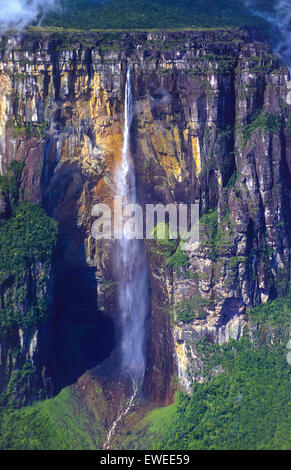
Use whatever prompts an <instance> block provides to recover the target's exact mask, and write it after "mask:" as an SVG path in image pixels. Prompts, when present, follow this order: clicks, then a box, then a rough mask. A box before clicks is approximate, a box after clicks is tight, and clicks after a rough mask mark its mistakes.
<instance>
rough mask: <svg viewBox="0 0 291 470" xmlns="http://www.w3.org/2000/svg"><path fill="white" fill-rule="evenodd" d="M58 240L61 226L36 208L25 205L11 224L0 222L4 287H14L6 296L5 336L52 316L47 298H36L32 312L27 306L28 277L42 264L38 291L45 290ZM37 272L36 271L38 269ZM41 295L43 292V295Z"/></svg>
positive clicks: (0, 315) (1, 320)
mask: <svg viewBox="0 0 291 470" xmlns="http://www.w3.org/2000/svg"><path fill="white" fill-rule="evenodd" d="M56 240H57V222H56V221H54V220H53V219H51V218H50V217H49V216H47V215H46V213H45V211H44V210H43V209H42V208H41V207H40V206H38V205H36V204H31V203H29V202H23V203H21V204H20V205H19V206H17V207H16V208H15V210H14V214H13V216H12V217H10V218H9V219H8V220H2V221H1V222H0V285H1V283H3V282H4V281H6V282H8V286H9V285H10V283H12V284H13V285H14V289H12V290H11V289H8V291H7V292H6V295H5V302H4V306H3V307H2V308H1V310H0V332H1V336H3V335H4V336H5V335H7V334H8V333H9V332H11V331H13V330H14V329H15V328H21V327H24V328H25V327H29V326H32V325H35V324H38V323H39V322H42V321H44V320H45V319H46V318H47V316H48V315H49V313H50V312H49V311H48V308H47V298H46V296H43V295H40V296H37V295H35V296H32V298H31V303H30V305H29V309H28V310H27V311H26V312H25V314H24V310H25V308H24V306H25V305H26V303H27V299H28V298H27V295H28V292H27V287H26V282H27V276H28V277H29V276H31V274H29V273H30V270H31V268H32V266H35V265H36V263H38V262H40V263H42V270H41V272H39V274H38V278H37V279H36V280H35V281H36V282H37V285H38V288H39V289H41V287H42V286H43V287H45V285H46V282H47V276H48V273H47V270H46V268H47V267H48V265H49V263H50V262H51V261H52V256H53V252H54V248H55V245H56ZM34 269H35V268H34ZM40 292H41V291H40Z"/></svg>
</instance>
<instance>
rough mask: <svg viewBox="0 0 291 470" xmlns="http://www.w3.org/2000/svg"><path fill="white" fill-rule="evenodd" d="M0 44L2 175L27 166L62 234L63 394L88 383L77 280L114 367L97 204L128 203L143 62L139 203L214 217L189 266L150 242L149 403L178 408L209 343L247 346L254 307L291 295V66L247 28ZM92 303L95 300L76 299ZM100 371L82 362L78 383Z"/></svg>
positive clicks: (57, 325)
mask: <svg viewBox="0 0 291 470" xmlns="http://www.w3.org/2000/svg"><path fill="white" fill-rule="evenodd" d="M0 47H1V60H0V170H1V172H2V174H4V173H5V172H6V171H7V169H8V166H9V162H10V161H11V160H12V159H15V158H16V159H18V160H22V161H23V162H24V168H23V171H22V180H21V187H22V189H23V198H25V199H27V200H28V201H31V202H37V203H40V204H42V205H43V206H44V207H45V208H46V210H47V212H48V214H50V215H51V216H52V217H54V218H55V219H56V220H57V221H58V222H59V226H60V235H59V243H58V252H57V257H56V262H55V266H54V270H55V272H56V284H55V297H56V298H57V300H56V301H55V308H54V316H53V322H52V325H51V327H52V336H53V338H54V339H53V340H52V341H51V345H50V346H48V349H49V350H50V354H49V357H50V359H48V358H47V357H46V356H45V357H44V356H43V357H42V359H41V361H42V362H43V364H42V366H43V367H46V366H47V365H48V366H49V367H48V370H49V372H47V374H48V375H51V376H53V377H54V381H55V383H61V382H62V381H61V378H60V377H61V375H62V374H63V371H64V370H66V371H67V374H68V379H67V380H68V381H73V379H74V378H76V377H75V376H74V372H73V371H72V368H73V366H74V364H76V362H78V360H79V359H77V358H76V361H75V360H74V359H75V358H74V353H72V354H73V356H72V357H71V358H70V357H67V356H66V354H68V351H69V350H68V349H67V353H66V354H64V353H63V352H62V346H63V345H64V343H65V342H66V340H64V338H63V336H62V335H68V341H71V340H72V338H73V337H74V335H72V336H71V337H69V333H68V332H67V331H68V328H67V327H68V325H72V324H74V323H75V324H78V321H79V319H77V320H76V318H75V317H76V316H77V313H76V312H75V313H72V312H74V309H72V305H71V303H70V296H72V291H73V290H74V289H71V290H70V288H69V287H66V286H68V284H69V283H70V280H72V279H73V280H74V279H75V280H76V277H77V278H78V287H76V289H79V290H81V291H82V287H80V283H81V284H82V283H83V285H85V284H86V283H87V284H86V285H88V283H89V284H90V288H89V290H90V292H91V293H92V292H93V293H92V297H93V298H92V302H91V304H90V305H89V306H87V307H88V308H87V313H86V315H87V317H86V315H85V317H83V319H82V326H84V325H85V324H86V321H87V320H86V318H88V325H89V326H90V328H91V332H93V333H94V332H95V333H96V336H95V338H96V339H95V341H96V343H97V348H98V347H99V349H98V352H97V353H96V352H95V353H94V354H93V356H94V360H95V363H94V361H92V362H90V363H89V365H90V367H93V366H94V365H97V364H98V363H100V362H102V360H103V359H105V358H106V357H107V358H108V357H109V356H110V355H111V356H114V349H115V343H116V338H118V334H119V324H118V312H117V311H116V308H115V301H116V299H115V285H114V283H113V282H112V277H113V273H112V264H111V257H112V256H113V255H114V242H110V241H98V242H96V241H95V240H94V239H93V238H92V236H91V234H90V229H91V226H92V223H93V222H94V217H92V216H91V210H92V207H93V205H94V204H96V203H100V202H105V203H108V204H109V205H112V201H113V197H114V194H115V187H114V170H115V168H116V166H117V164H118V161H119V159H120V155H121V148H122V129H123V107H124V86H125V76H126V67H127V63H128V62H129V63H130V66H131V70H132V79H133V94H134V121H133V126H132V135H131V145H132V154H133V158H134V164H135V169H136V177H137V185H138V197H139V201H140V202H141V204H143V205H145V204H147V203H170V202H172V203H176V204H179V203H181V202H183V203H195V202H199V205H200V215H201V220H200V246H199V249H198V250H196V251H195V252H191V253H188V259H187V262H183V263H181V265H179V261H178V262H175V263H173V264H172V265H170V266H169V264H167V263H166V262H165V258H164V256H163V254H161V252H160V251H159V250H158V249H156V246H155V245H154V244H152V243H147V253H148V263H149V270H150V276H151V286H150V287H151V299H152V302H151V315H150V319H149V324H148V328H149V347H148V358H147V370H146V379H145V384H144V392H145V394H146V396H148V397H149V398H150V399H151V400H153V401H155V402H159V403H167V402H170V401H171V399H172V395H173V391H174V389H175V380H174V377H175V374H177V375H178V379H179V382H180V384H181V385H182V387H183V389H184V390H187V391H189V392H190V390H191V382H192V380H193V379H195V380H199V381H203V380H204V377H203V374H202V373H201V363H200V362H201V361H200V358H199V354H198V353H197V351H196V349H195V341H197V340H198V339H201V338H203V337H205V338H206V339H207V340H208V341H212V342H226V341H228V340H229V339H230V338H232V339H238V338H239V337H240V336H241V335H242V334H243V331H244V327H245V326H246V325H247V314H246V309H247V308H248V307H252V306H254V305H257V304H259V303H261V302H266V301H268V300H269V299H273V298H275V297H276V296H281V295H284V294H285V293H286V290H287V286H288V283H289V276H290V249H289V247H290V215H289V214H290V185H291V180H290V169H291V125H290V122H291V121H290V106H288V105H287V104H286V96H287V87H286V84H287V81H288V71H287V69H286V67H284V66H283V65H282V64H281V63H280V62H279V59H278V58H277V57H275V56H273V55H272V54H271V53H270V50H269V49H268V47H267V46H266V45H265V44H261V43H254V42H251V41H250V39H249V38H248V36H247V34H246V33H245V32H243V31H236V30H221V31H220V30H216V31H214V30H213V31H211V30H210V31H197V32H193V31H192V32H183V33H182V32H180V33H179V32H176V33H153V32H151V33H150V32H149V33H114V34H113V33H106V34H105V33H104V34H101V33H86V34H85V33H75V34H68V35H67V36H64V35H63V36H62V35H59V36H57V34H55V35H54V34H53V33H45V32H43V33H42V34H40V33H32V32H31V33H26V34H25V35H24V36H22V37H13V36H9V37H2V43H1V45H0ZM2 206H3V207H4V203H2ZM2 206H1V204H0V207H2ZM172 254H173V255H174V254H175V253H174V252H173V253H172ZM184 261H185V260H184ZM80 273H82V274H81V275H80ZM72 285H73V286H76V283H75V282H73V283H72ZM95 288H96V289H95ZM2 289H5V287H3V286H2ZM94 289H95V292H94ZM81 291H80V292H81ZM64 295H66V299H65V300H60V299H61V297H62V296H64ZM82 296H84V291H82V292H81V294H80V296H79V300H76V302H75V303H77V304H78V302H80V298H82ZM64 304H66V305H65V306H64ZM93 307H94V309H93V310H94V312H93V313H92V311H91V313H88V310H90V308H91V310H92V308H93ZM70 312H71V316H70ZM183 314H184V316H183ZM185 314H188V317H187V318H188V320H187V321H186V320H185ZM94 324H95V326H94ZM96 325H97V327H96ZM75 326H76V325H75ZM92 328H93V330H92ZM94 328H97V329H96V331H95V330H94ZM65 330H66V332H65ZM74 331H75V332H76V331H78V327H76V330H74ZM95 333H94V334H95ZM24 334H26V333H24ZM74 334H76V333H74ZM84 334H85V333H84ZM106 335H107V343H110V344H106V339H105V337H106ZM93 336H94V335H93ZM33 338H34V337H33ZM33 338H32V339H31V341H30V343H29V344H30V346H28V350H29V348H31V347H32V342H33V341H34V339H33ZM102 338H103V339H102ZM114 338H115V340H114ZM18 341H19V342H20V343H21V335H20V337H19V340H18ZM35 341H36V344H35V350H36V351H37V350H40V349H41V347H42V346H41V344H39V340H38V339H36V340H35ZM84 341H86V338H85V339H84ZM93 342H94V341H93V339H92V344H93ZM98 344H99V346H98ZM89 353H90V351H88V354H89ZM65 356H66V357H65ZM28 359H29V357H28ZM1 362H2V367H4V368H5V360H4V363H3V359H2V358H1ZM6 366H7V364H6ZM87 366H88V364H87V362H86V361H85V362H84V363H83V362H82V361H81V362H80V364H78V365H77V371H78V372H80V373H81V372H82V371H84V370H85V369H86V367H87ZM58 368H59V370H58V372H56V369H58ZM218 372H219V371H217V373H218ZM75 373H76V372H75ZM56 388H58V387H57V386H56Z"/></svg>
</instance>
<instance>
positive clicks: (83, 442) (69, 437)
mask: <svg viewBox="0 0 291 470" xmlns="http://www.w3.org/2000/svg"><path fill="white" fill-rule="evenodd" d="M92 391H93V392H94V397H95V400H98V413H99V414H98V413H97V407H96V403H94V401H91V402H90V400H88V401H87V403H86V404H85V403H82V401H81V397H80V396H79V394H78V391H77V390H76V389H74V388H73V387H67V388H65V389H63V390H62V392H61V393H60V394H59V395H58V396H56V397H55V398H53V399H50V400H45V401H43V402H38V403H35V404H34V405H33V406H31V407H26V408H21V409H20V410H12V409H10V410H2V412H1V410H0V449H6V450H9V449H18V450H64V449H91V450H93V449H96V448H97V449H98V448H99V449H100V448H101V444H102V442H103V440H104V428H103V424H102V422H104V419H105V415H104V414H105V413H106V403H105V400H104V397H103V394H102V391H101V388H100V386H99V385H98V384H94V385H92Z"/></svg>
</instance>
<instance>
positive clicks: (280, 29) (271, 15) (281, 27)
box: [244, 0, 291, 74]
mask: <svg viewBox="0 0 291 470" xmlns="http://www.w3.org/2000/svg"><path fill="white" fill-rule="evenodd" d="M254 3H255V2H254V1H253V0H244V4H245V6H246V7H247V8H248V9H249V10H250V11H251V12H252V13H253V14H254V15H257V16H259V17H260V18H263V19H264V20H266V21H268V23H269V24H270V25H271V35H272V37H271V42H272V43H273V44H274V46H273V50H274V52H275V53H277V54H278V55H279V56H280V57H281V58H282V60H283V62H284V63H285V64H286V65H287V66H288V68H289V72H290V74H291V5H290V0H277V1H276V2H275V3H274V6H273V9H272V11H264V10H261V9H260V10H257V9H255V8H254Z"/></svg>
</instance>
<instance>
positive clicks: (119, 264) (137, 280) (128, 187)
mask: <svg viewBox="0 0 291 470" xmlns="http://www.w3.org/2000/svg"><path fill="white" fill-rule="evenodd" d="M131 124H132V89H131V73H130V67H128V68H127V74H126V86H125V111H124V131H123V148H122V159H121V163H120V165H119V167H118V169H117V172H116V190H117V194H118V195H119V196H121V197H122V198H123V201H124V203H127V204H130V203H133V204H134V203H136V202H137V193H136V182H135V173H134V168H133V162H132V158H131V155H130V129H131ZM114 261H115V271H116V276H117V279H116V281H117V286H118V287H117V291H118V307H119V317H120V322H121V325H120V326H121V341H120V350H121V370H122V373H123V375H125V376H127V377H129V378H130V379H131V381H132V383H133V385H134V386H136V387H140V386H141V385H142V382H143V378H144V373H145V347H146V334H145V331H146V328H145V323H146V319H147V314H148V310H149V298H148V272H147V263H146V255H145V248H144V242H143V240H136V239H131V240H130V239H127V238H126V237H123V238H122V239H121V240H116V256H115V260H114Z"/></svg>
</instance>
